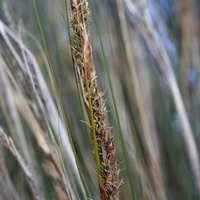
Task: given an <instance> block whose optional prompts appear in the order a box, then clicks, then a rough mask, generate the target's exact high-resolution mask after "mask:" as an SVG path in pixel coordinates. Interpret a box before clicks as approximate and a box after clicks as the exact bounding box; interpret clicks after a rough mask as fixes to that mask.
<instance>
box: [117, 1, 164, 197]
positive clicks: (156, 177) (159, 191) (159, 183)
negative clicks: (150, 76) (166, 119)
mask: <svg viewBox="0 0 200 200" xmlns="http://www.w3.org/2000/svg"><path fill="white" fill-rule="evenodd" d="M117 7H118V13H119V19H120V25H121V29H122V34H123V40H124V45H125V51H126V55H127V59H128V63H129V66H130V70H131V74H132V79H133V86H134V93H135V98H136V102H137V106H138V110H139V114H140V119H141V124H142V129H143V133H144V136H145V139H146V140H145V142H146V145H147V149H148V154H149V155H148V156H149V159H150V162H149V164H150V166H149V168H150V177H151V179H152V182H153V184H154V192H155V194H156V196H157V199H163V200H165V199H166V193H165V187H164V183H163V178H162V173H161V169H160V164H159V161H158V158H156V149H155V147H154V144H153V141H152V138H151V130H150V127H149V123H148V118H147V116H146V113H145V107H144V103H143V99H142V94H141V88H140V85H139V80H138V75H137V70H136V64H135V59H134V57H133V55H132V53H131V52H132V47H131V46H130V42H129V38H130V36H129V30H128V25H127V21H126V17H125V10H124V4H123V2H122V1H119V0H118V1H117Z"/></svg>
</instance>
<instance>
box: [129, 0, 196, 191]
mask: <svg viewBox="0 0 200 200" xmlns="http://www.w3.org/2000/svg"><path fill="white" fill-rule="evenodd" d="M125 4H126V8H127V10H128V11H129V12H130V13H131V14H132V15H133V16H134V17H136V19H137V20H138V24H137V26H138V28H139V30H140V32H141V33H142V35H143V37H144V39H145V41H146V43H147V45H148V46H149V48H150V49H152V50H153V52H154V59H155V61H156V62H157V64H158V66H159V69H160V71H161V73H162V74H163V76H164V77H165V78H166V80H167V83H168V87H169V90H170V92H171V95H172V98H173V100H174V103H175V107H176V110H177V113H178V115H179V117H180V120H181V125H182V129H183V131H182V133H183V140H184V144H185V149H186V152H187V155H188V160H189V164H190V167H191V169H192V172H193V175H194V178H195V183H196V187H197V189H198V191H199V193H200V166H199V155H198V151H197V146H196V143H195V140H194V136H193V134H192V129H191V126H190V123H189V121H188V117H187V113H186V110H185V106H184V103H183V99H182V97H181V94H180V90H179V88H178V84H177V81H176V77H175V74H174V72H173V68H172V64H171V62H170V59H169V56H168V54H167V51H166V49H165V48H164V45H163V43H162V41H161V39H160V37H159V35H158V33H157V32H156V30H155V28H154V27H153V24H152V22H151V18H150V16H149V14H148V11H147V10H146V8H145V6H144V7H143V8H142V9H139V8H137V7H136V6H135V5H134V4H133V3H132V2H131V1H130V0H125ZM143 4H144V5H145V1H143Z"/></svg>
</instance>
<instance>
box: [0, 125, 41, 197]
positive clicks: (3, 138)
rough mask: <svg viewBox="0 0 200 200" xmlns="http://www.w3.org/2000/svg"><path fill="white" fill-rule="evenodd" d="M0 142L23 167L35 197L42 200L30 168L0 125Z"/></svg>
mask: <svg viewBox="0 0 200 200" xmlns="http://www.w3.org/2000/svg"><path fill="white" fill-rule="evenodd" d="M0 143H1V145H3V146H5V147H7V148H8V149H9V150H10V151H11V152H12V154H13V155H14V157H15V158H16V159H17V161H18V162H19V164H20V166H21V168H22V169H23V171H24V173H25V174H26V178H27V181H28V183H29V185H30V187H31V190H32V192H33V194H34V197H35V199H36V200H43V199H44V198H43V197H42V194H41V192H40V189H39V188H38V186H37V184H36V182H35V179H34V177H33V175H32V173H31V171H30V168H29V167H28V165H27V164H26V163H25V161H24V159H23V158H22V156H21V155H20V154H19V152H18V150H17V148H16V147H15V145H14V142H13V140H12V139H11V138H10V137H8V136H7V135H6V134H5V133H4V131H3V129H2V128H1V127H0Z"/></svg>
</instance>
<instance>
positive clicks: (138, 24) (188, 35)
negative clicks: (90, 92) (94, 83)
mask: <svg viewBox="0 0 200 200" xmlns="http://www.w3.org/2000/svg"><path fill="white" fill-rule="evenodd" d="M35 3H36V7H37V12H38V16H39V20H40V23H41V24H40V25H41V27H42V30H43V34H44V39H45V41H46V49H47V51H48V55H49V58H48V56H46V50H45V47H44V43H43V42H44V40H43V37H42V36H41V32H40V28H39V25H38V21H37V18H36V14H35V10H34V4H33V1H31V0H0V20H1V23H0V44H1V45H0V52H1V54H0V60H1V62H0V65H1V71H0V74H1V75H0V103H1V104H0V106H1V107H0V126H1V130H2V134H3V135H4V136H2V137H3V138H4V139H5V135H6V136H10V137H11V138H12V140H13V142H14V144H15V146H16V149H17V152H18V154H19V155H20V156H21V157H22V158H23V160H24V164H23V162H21V161H22V159H19V160H18V159H17V155H16V151H15V150H16V149H15V148H14V149H15V150H13V151H14V153H12V151H11V149H12V145H11V144H10V143H6V140H5V141H4V139H2V141H3V142H1V143H0V199H3V200H4V199H9V200H10V199H37V194H36V193H37V191H38V192H39V194H40V195H39V196H42V197H43V198H44V199H65V197H63V196H62V195H59V194H61V193H62V192H60V191H59V189H58V188H57V187H59V186H60V185H62V184H64V185H65V186H66V185H67V186H66V188H68V189H67V193H68V194H71V195H69V196H70V197H69V198H68V199H85V197H84V192H83V191H84V190H85V188H87V190H88V192H89V194H90V195H89V196H90V198H91V199H95V200H97V199H100V197H99V191H98V183H97V177H96V172H95V162H94V158H93V154H92V149H91V146H90V141H89V138H88V134H87V128H86V122H85V120H84V111H83V108H82V106H81V103H80V100H79V92H78V90H77V85H76V77H75V74H74V68H73V65H72V57H71V52H70V38H69V32H68V25H69V21H68V18H67V17H66V9H67V10H68V11H69V13H68V14H70V8H69V5H68V4H69V1H67V5H68V7H66V4H65V1H64V0H57V1H55V0H48V1H47V0H36V1H35ZM88 3H89V7H90V12H91V15H90V19H89V20H88V27H87V29H88V32H89V36H90V41H91V45H92V50H93V60H94V65H95V68H96V71H97V76H98V78H97V79H98V85H99V88H100V90H101V91H106V92H105V98H106V99H107V101H106V106H107V108H108V110H109V112H108V124H109V126H110V127H111V128H112V133H113V134H114V137H115V144H116V148H117V159H118V163H119V168H120V169H121V172H120V178H121V179H122V180H123V182H124V183H123V185H122V187H121V193H120V199H127V200H129V199H144V200H146V199H150V200H152V199H157V200H162V199H174V200H176V199H177V200H180V199H181V200H182V199H183V200H192V199H194V200H195V199H200V168H199V154H200V134H199V131H200V123H199V119H200V81H199V73H200V66H199V65H200V51H199V45H200V41H199V39H200V37H199V35H200V33H199V24H200V23H199V22H200V21H199V20H200V1H198V0H178V1H172V0H142V1H137V0H115V1H114V0H102V1H97V0H93V1H89V2H88ZM69 18H70V16H69ZM49 61H50V62H49ZM35 63H37V64H35ZM50 63H51V66H52V69H53V70H52V71H51V68H50ZM28 65H30V67H27V66H28ZM34 66H36V68H37V70H36V68H35V67H34ZM31 74H32V75H31ZM38 77H39V78H38ZM53 77H55V79H54V78H53ZM54 81H55V82H56V84H57V88H58V93H56V88H55V82H54ZM44 85H45V86H44ZM42 86H44V87H42ZM38 88H39V89H38ZM36 91H37V92H36ZM47 91H48V92H47ZM57 94H59V95H57ZM48 95H49V96H48ZM60 100H61V101H62V102H63V107H62V106H60ZM48 103H49V104H48ZM41 105H42V106H41ZM61 111H64V113H65V116H66V120H64V117H63V113H62V112H61ZM116 111H117V112H116ZM66 121H67V123H66ZM66 124H67V125H66ZM39 130H40V131H39ZM67 133H68V134H69V135H70V136H68V134H67ZM38 134H39V135H38ZM0 135H1V134H0ZM41 135H42V136H41ZM41 137H42V138H44V139H45V141H46V142H47V143H48V145H49V146H50V147H49V151H46V149H45V148H44V149H43V148H42V147H44V145H43V143H40V142H41V140H42V141H43V139H41ZM0 138H1V137H0ZM7 142H8V141H7ZM71 142H73V144H74V148H73V147H71ZM72 146H73V145H72ZM4 147H7V148H4ZM68 147H69V148H68ZM49 152H51V153H49ZM74 153H75V154H76V155H77V157H75V158H76V159H75V160H76V161H77V162H75V160H74ZM50 154H51V156H52V157H55V160H56V161H55V163H56V164H55V163H54V162H53V164H52V163H51V164H49V163H50V162H51V161H52V158H51V159H49V157H48V156H47V155H50ZM46 158H48V159H49V160H48V159H46ZM77 163H78V164H77ZM26 165H27V167H28V170H27V171H28V172H30V173H31V174H32V175H31V177H33V180H32V178H29V179H28V180H27V173H26V170H24V168H23V167H22V166H26ZM57 165H58V166H59V167H60V171H61V173H60V174H61V175H60V174H59V173H58V174H56V175H55V174H54V173H51V172H52V171H54V170H55V169H56V166H57ZM50 166H53V170H52V169H51V167H50ZM77 166H79V167H80V170H81V172H82V174H83V176H84V181H83V180H82V179H81V178H80V174H79V173H78V171H79V167H77ZM54 168H55V169H54ZM76 168H77V169H76ZM34 177H35V178H34ZM55 177H57V178H55ZM58 177H59V178H61V179H62V181H63V183H60V182H59V184H60V185H59V184H58V185H59V186H57V184H56V183H55V182H56V181H57V180H58V179H59V178H58ZM30 180H31V181H30ZM32 181H33V182H34V184H35V185H34V186H33V187H32V189H31V186H30V185H31V184H30V182H31V183H33V182H32ZM59 181H60V179H59ZM62 181H61V182H62ZM28 182H29V184H27V183H28ZM83 183H85V185H84V184H83ZM4 186H5V187H4ZM34 188H35V191H36V193H34V192H33V190H34ZM37 188H38V189H37ZM83 188H84V189H83ZM42 197H41V198H42ZM38 199H39V197H38ZM66 199H67V198H66Z"/></svg>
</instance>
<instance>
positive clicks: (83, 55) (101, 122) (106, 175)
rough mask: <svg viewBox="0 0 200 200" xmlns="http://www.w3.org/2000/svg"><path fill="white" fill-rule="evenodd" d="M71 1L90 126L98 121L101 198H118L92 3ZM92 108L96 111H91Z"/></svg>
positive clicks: (75, 54)
mask: <svg viewBox="0 0 200 200" xmlns="http://www.w3.org/2000/svg"><path fill="white" fill-rule="evenodd" d="M70 3H71V9H72V14H71V21H70V23H71V29H72V30H71V34H72V38H71V40H72V42H71V43H72V48H71V49H72V56H73V62H74V65H75V69H76V72H77V75H78V79H79V84H80V90H81V94H82V98H83V101H84V105H85V109H86V112H87V115H88V119H89V122H90V123H89V124H90V127H89V128H91V127H92V123H94V128H95V133H96V134H95V135H96V141H97V146H98V156H99V161H100V176H101V180H102V183H101V181H99V189H100V193H101V199H102V200H104V199H109V200H114V199H115V200H116V199H119V188H120V184H121V182H120V181H119V170H118V165H117V159H116V156H115V154H116V150H115V144H114V137H113V135H112V134H111V133H110V131H109V129H108V128H107V125H106V115H107V109H106V107H105V100H104V98H103V97H104V93H101V92H99V90H98V84H97V79H96V77H97V76H96V74H95V70H94V67H93V62H92V48H91V45H90V42H89V37H88V33H87V30H86V20H87V18H88V16H89V9H88V3H87V1H86V0H82V1H81V0H79V1H78V0H71V1H70ZM89 100H90V102H89ZM89 105H90V106H89ZM91 109H92V113H93V114H92V115H90V111H91ZM91 117H92V118H91ZM91 139H92V141H93V139H94V138H93V135H92V134H91Z"/></svg>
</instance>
